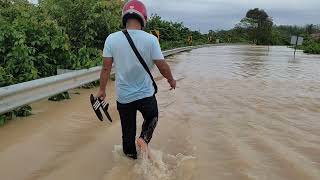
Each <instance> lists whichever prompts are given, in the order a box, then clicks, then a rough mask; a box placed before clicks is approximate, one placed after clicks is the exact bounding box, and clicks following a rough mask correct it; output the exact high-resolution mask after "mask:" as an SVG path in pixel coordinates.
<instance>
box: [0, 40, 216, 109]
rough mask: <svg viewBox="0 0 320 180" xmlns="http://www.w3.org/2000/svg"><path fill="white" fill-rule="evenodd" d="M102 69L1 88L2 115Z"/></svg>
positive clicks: (167, 53)
mask: <svg viewBox="0 0 320 180" xmlns="http://www.w3.org/2000/svg"><path fill="white" fill-rule="evenodd" d="M207 46H212V45H200V46H189V47H182V48H177V49H172V50H168V51H164V52H163V55H164V56H170V55H173V54H176V53H179V52H183V51H188V50H192V49H196V48H202V47H207ZM100 71H101V67H100V66H98V67H93V68H90V69H83V70H79V71H74V72H70V73H66V74H61V75H57V76H51V77H47V78H42V79H37V80H33V81H28V82H24V83H20V84H15V85H11V86H6V87H2V88H0V114H3V113H6V112H9V111H12V110H14V109H16V108H18V107H20V106H23V105H26V104H30V103H33V102H35V101H38V100H40V99H44V98H47V97H50V96H53V95H55V94H59V93H62V92H65V91H67V90H70V89H74V88H77V87H80V86H83V85H85V84H88V83H90V82H93V81H96V80H98V79H99V77H100Z"/></svg>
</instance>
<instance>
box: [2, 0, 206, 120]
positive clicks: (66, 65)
mask: <svg viewBox="0 0 320 180" xmlns="http://www.w3.org/2000/svg"><path fill="white" fill-rule="evenodd" d="M39 2H40V3H39V4H37V5H34V4H31V3H29V2H28V1H27V0H1V1H0V24H1V26H0V87H3V86H8V85H12V84H16V83H21V82H25V81H30V80H34V79H38V78H43V77H48V76H53V75H56V73H57V72H56V71H57V69H58V68H60V69H72V70H77V69H83V68H90V67H94V66H97V65H100V64H101V63H102V56H101V55H102V49H103V45H104V41H105V39H106V37H107V36H108V35H109V34H110V33H113V32H115V31H118V30H120V29H121V26H122V23H121V10H122V6H123V2H122V1H119V0H108V1H105V0H42V1H39ZM153 29H157V30H160V33H161V38H160V43H161V45H162V46H163V49H170V48H174V47H179V46H185V45H189V42H187V40H186V39H187V38H188V37H189V36H193V44H194V45H196V44H203V43H207V37H208V36H207V35H203V34H201V33H200V32H197V31H191V30H190V29H188V28H186V27H185V26H184V25H183V24H182V23H175V22H168V21H165V20H162V19H161V18H160V17H159V16H156V15H155V16H153V17H152V18H151V19H150V21H149V22H148V27H147V28H146V31H147V32H150V30H153ZM87 87H91V85H89V86H87ZM68 98H69V95H68V93H62V94H59V95H57V96H54V97H52V98H50V100H60V99H68ZM29 114H31V107H30V106H25V107H22V108H19V109H18V110H16V111H13V112H10V113H7V114H5V115H2V116H1V115H0V124H3V123H4V122H5V121H6V120H7V119H11V118H12V117H13V116H25V115H29Z"/></svg>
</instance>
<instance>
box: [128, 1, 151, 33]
mask: <svg viewBox="0 0 320 180" xmlns="http://www.w3.org/2000/svg"><path fill="white" fill-rule="evenodd" d="M130 18H134V19H138V20H139V21H140V23H141V26H142V27H143V28H144V27H145V26H146V24H147V20H148V14H147V8H146V7H145V6H144V4H143V3H142V2H141V1H138V0H131V1H129V2H127V3H126V4H125V5H124V7H123V10H122V23H123V26H126V24H127V20H128V19H130Z"/></svg>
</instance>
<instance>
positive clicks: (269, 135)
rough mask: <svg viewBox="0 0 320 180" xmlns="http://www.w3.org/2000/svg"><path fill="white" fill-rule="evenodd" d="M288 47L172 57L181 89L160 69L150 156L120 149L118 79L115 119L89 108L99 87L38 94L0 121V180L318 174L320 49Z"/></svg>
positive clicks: (295, 179) (204, 179) (269, 178)
mask: <svg viewBox="0 0 320 180" xmlns="http://www.w3.org/2000/svg"><path fill="white" fill-rule="evenodd" d="M292 51H293V50H292V49H289V48H286V47H270V48H268V47H264V46H247V45H238V46H216V47H209V48H202V49H196V50H193V51H190V52H185V53H181V54H178V55H176V56H172V57H170V58H168V59H167V61H168V62H169V63H170V64H171V66H172V69H173V72H174V75H175V77H176V78H177V79H178V88H177V90H176V91H169V87H168V85H167V83H166V81H165V80H164V79H162V78H161V77H160V76H159V75H158V78H157V82H158V86H159V93H158V95H157V98H158V103H159V108H160V119H159V124H158V127H157V129H156V130H155V134H154V138H153V139H152V141H151V149H152V155H153V159H154V160H153V161H149V160H145V159H141V158H140V159H139V160H137V161H132V160H129V159H127V158H126V157H124V155H123V154H122V150H121V148H122V147H121V146H120V144H121V129H120V122H119V117H118V114H117V111H116V107H115V105H116V104H115V98H114V97H115V94H114V87H113V86H114V84H113V83H109V85H108V89H107V96H108V101H109V102H110V103H111V109H110V114H111V116H112V117H113V118H114V120H115V122H114V123H112V124H110V123H108V122H100V121H98V120H97V119H96V117H95V115H94V113H93V111H92V109H91V107H90V104H89V95H90V94H91V93H93V94H95V93H96V91H97V89H90V90H85V89H75V90H72V91H71V92H72V94H71V96H72V99H71V100H67V101H63V102H48V101H41V102H37V103H35V104H33V105H32V106H33V109H34V111H33V112H34V115H33V116H30V117H27V118H20V119H17V120H14V121H11V122H10V123H9V124H7V125H6V126H4V127H1V128H0V136H1V139H0V179H1V180H2V179H3V180H38V179H39V180H40V179H41V180H42V179H45V180H57V179H59V180H73V179H76V180H107V179H110V180H160V179H161V180H176V179H177V180H182V179H183V180H191V179H194V180H215V179H217V180H241V179H257V180H278V179H279V180H283V179H288V180H307V179H308V180H313V179H314V180H317V179H320V56H317V55H306V54H303V53H301V52H298V53H297V57H296V59H293V52H292ZM155 73H156V74H159V73H158V72H155ZM77 92H79V93H80V95H78V94H77ZM138 119H139V121H138V122H139V126H140V125H141V123H142V117H141V116H140V115H139V118H138ZM139 126H138V127H139ZM137 133H140V132H139V131H138V132H137Z"/></svg>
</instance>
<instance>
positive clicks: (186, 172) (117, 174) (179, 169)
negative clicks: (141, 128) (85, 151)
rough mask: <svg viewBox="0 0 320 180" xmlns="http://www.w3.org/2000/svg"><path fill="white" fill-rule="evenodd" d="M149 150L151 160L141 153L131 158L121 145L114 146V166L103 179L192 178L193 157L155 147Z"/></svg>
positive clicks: (160, 179) (163, 179)
mask: <svg viewBox="0 0 320 180" xmlns="http://www.w3.org/2000/svg"><path fill="white" fill-rule="evenodd" d="M150 152H151V157H152V159H151V160H150V159H149V158H147V157H146V156H145V155H143V154H138V159H137V160H131V159H129V158H127V157H126V156H125V155H124V154H123V152H122V146H121V145H116V146H114V150H113V158H114V161H115V166H114V167H113V168H112V169H111V170H110V171H109V172H108V173H107V174H106V175H105V178H104V179H121V180H125V179H133V180H134V179H139V180H176V179H192V177H193V172H194V167H195V158H194V157H192V156H185V155H183V154H177V155H170V154H164V153H163V152H162V151H159V150H155V149H150Z"/></svg>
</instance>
